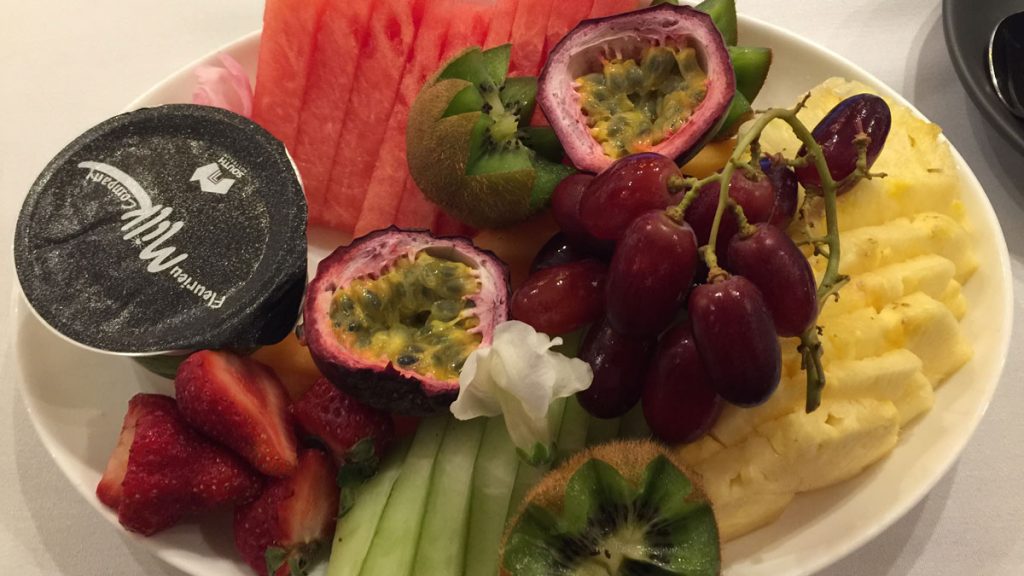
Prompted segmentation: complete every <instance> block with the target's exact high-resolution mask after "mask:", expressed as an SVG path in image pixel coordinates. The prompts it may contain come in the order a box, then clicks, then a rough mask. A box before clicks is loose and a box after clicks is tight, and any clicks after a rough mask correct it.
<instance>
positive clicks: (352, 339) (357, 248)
mask: <svg viewBox="0 0 1024 576" xmlns="http://www.w3.org/2000/svg"><path fill="white" fill-rule="evenodd" d="M508 300H509V284H508V273H507V271H506V270H505V267H504V265H503V264H502V263H501V261H500V260H498V258H497V257H495V256H494V255H493V254H491V253H490V252H487V251H484V250H481V249H479V248H476V247H475V246H473V244H472V243H471V242H470V241H469V240H468V239H465V238H437V237H434V236H433V235H431V234H429V233H427V232H412V231H402V230H398V229H397V228H394V227H392V228H389V229H387V230H381V231H377V232H373V233H371V234H368V235H366V236H363V237H362V238H359V239H357V240H355V241H353V242H352V243H351V244H350V245H348V246H343V247H341V248H338V249H337V250H335V251H334V253H332V254H331V255H330V256H328V257H327V258H325V259H324V260H323V261H322V262H321V263H320V265H319V266H318V268H317V274H316V277H315V278H314V279H313V281H312V282H311V283H310V285H309V289H308V291H307V298H306V302H305V305H304V309H303V327H302V332H303V337H304V338H305V341H306V344H307V345H308V346H309V350H310V354H311V355H312V357H313V361H314V362H315V363H316V365H317V367H318V368H319V369H320V371H321V372H322V373H323V374H324V376H326V377H327V378H328V379H329V380H330V381H331V382H332V383H334V384H335V385H336V386H338V387H339V388H341V389H342V390H344V391H345V392H347V393H349V394H351V395H352V396H354V397H355V398H357V399H359V400H360V401H362V402H364V403H366V404H369V405H371V406H375V407H377V408H380V409H382V410H387V411H390V412H398V413H402V414H410V415H428V414H433V413H436V412H439V411H442V410H445V409H447V407H448V405H449V404H451V403H452V402H453V401H454V400H455V398H456V397H457V396H458V392H459V371H460V370H461V368H462V364H463V363H464V362H465V360H466V358H467V357H468V356H469V354H470V353H472V351H473V350H475V349H476V348H477V347H479V346H485V345H489V344H490V342H491V335H492V334H493V331H494V327H495V326H497V325H498V324H500V323H501V322H504V321H505V320H506V319H507V317H508Z"/></svg>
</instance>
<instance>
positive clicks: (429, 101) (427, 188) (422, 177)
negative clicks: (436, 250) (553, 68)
mask: <svg viewBox="0 0 1024 576" xmlns="http://www.w3.org/2000/svg"><path fill="white" fill-rule="evenodd" d="M510 53H511V47H510V45H504V46H498V47H496V48H491V49H489V50H481V49H480V48H470V49H468V50H466V51H464V52H462V53H461V54H459V55H457V56H456V57H455V58H453V59H452V60H450V61H448V63H446V64H445V65H444V67H442V69H441V71H440V72H438V74H437V75H436V76H435V77H434V78H432V79H431V80H429V81H427V83H426V84H424V86H423V88H422V90H421V91H420V93H419V95H418V96H417V97H416V100H415V102H413V105H412V107H411V108H410V110H409V124H408V127H407V130H406V144H407V146H406V148H407V152H406V154H407V157H408V161H409V172H410V173H411V174H412V177H413V180H415V182H416V185H417V186H419V187H420V189H421V190H422V191H423V194H424V195H425V196H426V197H427V198H428V199H430V200H431V201H432V202H434V203H435V204H437V205H439V206H440V207H441V208H442V209H444V210H445V211H446V212H448V213H449V214H451V215H452V216H454V217H455V218H457V219H459V220H461V221H462V222H464V223H466V224H469V225H470V226H474V227H476V228H500V227H504V226H508V225H511V224H514V223H516V222H520V221H522V220H525V219H526V218H527V217H529V216H530V215H532V214H533V213H535V212H537V211H539V210H540V209H542V208H544V207H545V206H547V204H548V201H549V199H550V198H551V192H552V191H553V190H554V188H555V186H556V185H557V184H558V183H559V182H561V181H562V179H563V178H565V177H566V176H568V175H569V174H571V173H572V172H574V169H573V168H572V167H570V166H566V165H564V164H562V163H561V159H562V156H563V153H562V149H561V146H560V144H559V143H558V138H557V137H556V136H555V135H554V132H553V131H552V130H551V129H550V128H547V127H531V126H529V121H530V117H531V116H532V115H533V111H534V107H535V103H536V96H537V79H536V78H532V77H516V78H508V77H507V75H508V63H509V56H510Z"/></svg>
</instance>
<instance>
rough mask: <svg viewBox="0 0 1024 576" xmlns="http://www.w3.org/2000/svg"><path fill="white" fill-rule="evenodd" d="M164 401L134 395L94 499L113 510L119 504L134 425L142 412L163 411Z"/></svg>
mask: <svg viewBox="0 0 1024 576" xmlns="http://www.w3.org/2000/svg"><path fill="white" fill-rule="evenodd" d="M166 400H169V398H167V397H166V396H160V395H157V394H136V395H135V397H133V398H132V399H131V400H130V401H129V402H128V411H127V412H125V414H124V423H123V424H121V434H120V435H119V436H118V437H117V446H115V447H114V452H113V454H111V455H110V460H108V461H107V468H106V470H104V471H103V477H102V478H100V483H99V485H98V486H96V497H97V498H99V499H100V502H103V503H104V504H106V505H107V506H109V507H110V508H113V509H114V510H117V507H118V506H119V505H120V504H121V483H122V482H124V474H125V472H126V471H127V469H128V451H129V449H130V448H131V447H132V442H133V441H134V440H135V425H136V423H137V422H138V421H139V416H140V415H141V414H142V413H143V412H147V411H150V412H151V411H154V410H161V409H163V408H164V407H165V401H166ZM172 402H173V400H172Z"/></svg>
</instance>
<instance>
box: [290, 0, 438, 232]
mask: <svg viewBox="0 0 1024 576" xmlns="http://www.w3.org/2000/svg"><path fill="white" fill-rule="evenodd" d="M426 2H427V0H413V1H412V2H376V3H374V6H373V11H372V13H371V15H370V24H369V25H370V29H369V30H368V32H367V34H366V37H365V38H364V39H363V46H362V49H361V51H360V57H359V63H358V66H357V68H356V74H355V82H354V84H353V86H352V93H351V95H350V96H349V105H348V112H349V113H348V114H346V115H345V122H344V124H343V125H342V129H341V136H340V138H339V139H338V144H337V146H336V147H335V149H334V157H333V159H332V160H331V174H330V178H329V180H328V185H327V195H326V197H325V202H324V203H323V205H322V206H313V207H311V208H310V219H311V221H313V222H316V223H323V224H326V225H328V226H330V227H331V228H335V229H338V230H342V231H345V232H352V230H353V228H355V224H356V220H357V219H358V218H359V211H360V209H361V208H362V205H363V198H364V196H365V195H366V187H367V185H369V183H370V177H371V175H372V173H373V167H374V164H375V162H376V160H377V156H378V154H379V152H380V146H381V144H382V143H383V141H384V136H385V131H386V129H387V124H388V118H389V117H390V115H391V111H392V109H393V108H394V105H395V99H396V97H397V95H398V89H399V85H400V83H401V80H402V75H403V74H404V73H405V68H406V64H407V62H408V60H409V57H410V56H411V55H412V54H413V52H414V50H413V43H414V41H415V37H416V30H417V28H418V27H419V25H420V23H421V22H422V17H423V12H424V6H425V4H426ZM317 209H319V210H318V211H319V212H320V213H319V214H318V213H316V212H314V210H317Z"/></svg>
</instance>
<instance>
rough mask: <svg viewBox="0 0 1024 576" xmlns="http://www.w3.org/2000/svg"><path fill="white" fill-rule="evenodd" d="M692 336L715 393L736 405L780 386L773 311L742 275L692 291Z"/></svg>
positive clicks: (757, 400)
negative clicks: (771, 311) (769, 310)
mask: <svg viewBox="0 0 1024 576" xmlns="http://www.w3.org/2000/svg"><path fill="white" fill-rule="evenodd" d="M689 311H690V321H691V322H692V323H693V337H694V339H695V340H696V342H697V351H698V352H700V358H701V361H702V362H703V363H704V369H705V370H706V371H707V375H708V377H709V379H710V381H711V385H712V386H713V387H714V389H715V391H716V392H718V395H719V396H721V397H722V398H724V399H725V400H727V401H729V402H731V403H733V404H736V405H738V406H756V405H758V404H761V403H763V402H764V401H766V400H768V398H769V397H770V396H771V395H772V392H774V391H775V388H776V387H778V385H779V378H780V376H781V374H782V359H781V354H780V350H779V340H778V337H777V336H776V335H775V327H774V326H773V325H772V317H771V313H769V312H768V308H767V307H766V306H765V304H764V299H763V298H762V297H761V293H760V291H758V289H757V287H755V286H754V285H753V284H751V283H750V281H749V280H747V279H746V278H744V277H742V276H730V277H728V278H726V279H724V280H722V279H718V280H716V281H712V283H710V284H702V285H700V286H697V287H696V288H694V289H693V292H692V293H690V300H689Z"/></svg>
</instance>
